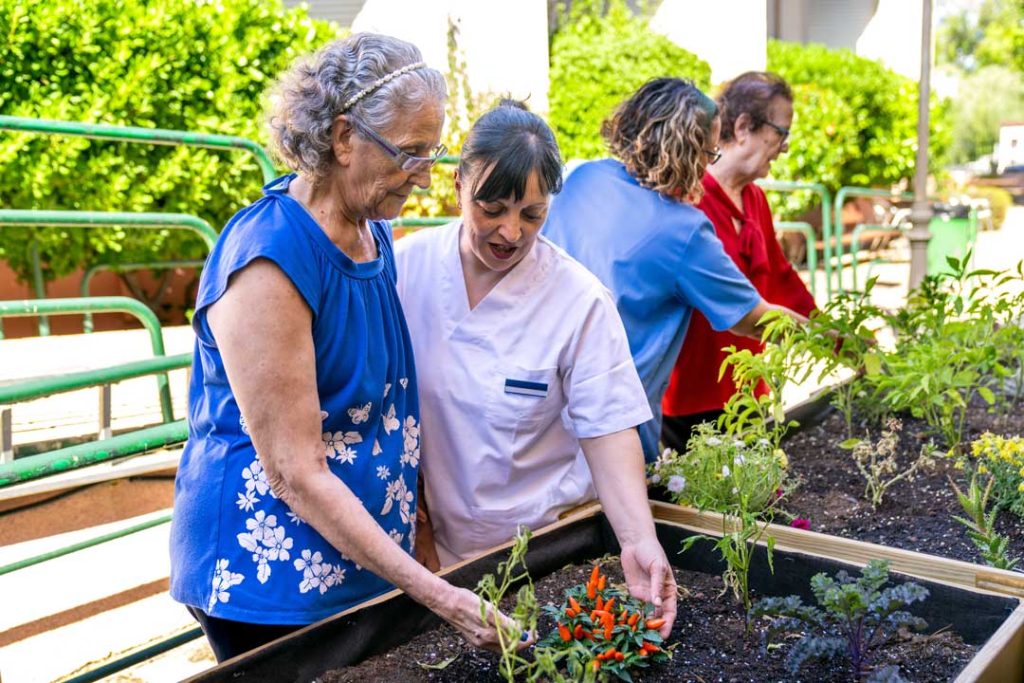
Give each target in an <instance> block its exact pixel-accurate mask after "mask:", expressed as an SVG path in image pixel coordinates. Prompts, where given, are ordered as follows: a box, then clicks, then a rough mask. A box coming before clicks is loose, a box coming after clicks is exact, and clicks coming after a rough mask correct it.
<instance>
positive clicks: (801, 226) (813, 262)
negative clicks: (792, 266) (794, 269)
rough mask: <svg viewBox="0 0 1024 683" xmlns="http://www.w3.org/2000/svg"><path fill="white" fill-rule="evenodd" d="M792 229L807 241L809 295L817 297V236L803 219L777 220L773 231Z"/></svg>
mask: <svg viewBox="0 0 1024 683" xmlns="http://www.w3.org/2000/svg"><path fill="white" fill-rule="evenodd" d="M788 230H792V231H794V232H799V233H801V234H803V236H804V239H805V240H806V241H807V272H808V273H809V275H810V278H809V279H810V286H811V296H812V297H817V294H818V285H817V280H818V277H817V272H818V246H817V245H818V236H817V235H815V234H814V228H813V227H812V226H811V224H810V223H805V222H804V221H779V222H778V223H776V224H775V232H785V231H788Z"/></svg>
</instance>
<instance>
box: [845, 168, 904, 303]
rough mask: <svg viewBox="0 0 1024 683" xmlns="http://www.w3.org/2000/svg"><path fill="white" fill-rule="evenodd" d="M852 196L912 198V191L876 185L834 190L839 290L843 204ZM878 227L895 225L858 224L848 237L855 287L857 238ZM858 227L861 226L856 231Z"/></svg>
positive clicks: (889, 227)
mask: <svg viewBox="0 0 1024 683" xmlns="http://www.w3.org/2000/svg"><path fill="white" fill-rule="evenodd" d="M853 197H873V198H888V199H902V200H913V199H914V194H913V193H912V192H903V193H902V194H899V193H893V192H892V191H890V190H886V189H882V188H878V187H852V186H844V187H841V188H839V190H838V191H837V192H836V203H835V207H834V210H835V223H834V225H835V226H836V235H837V239H836V242H837V244H836V263H837V267H836V279H837V285H836V286H837V288H838V290H839V291H840V292H841V291H843V205H844V204H845V203H846V200H847V199H850V198H853ZM879 227H882V228H885V229H890V230H891V229H893V228H894V227H895V226H891V225H890V226H877V225H874V224H864V225H863V227H862V226H860V225H858V226H857V227H855V228H854V231H853V235H851V238H850V253H851V255H853V262H852V263H851V265H850V267H851V268H852V270H853V278H852V279H853V288H854V289H856V288H857V260H856V259H857V251H859V243H858V242H857V239H858V238H859V236H860V233H861V232H863V231H864V230H867V229H877V228H879ZM858 228H861V229H860V231H858Z"/></svg>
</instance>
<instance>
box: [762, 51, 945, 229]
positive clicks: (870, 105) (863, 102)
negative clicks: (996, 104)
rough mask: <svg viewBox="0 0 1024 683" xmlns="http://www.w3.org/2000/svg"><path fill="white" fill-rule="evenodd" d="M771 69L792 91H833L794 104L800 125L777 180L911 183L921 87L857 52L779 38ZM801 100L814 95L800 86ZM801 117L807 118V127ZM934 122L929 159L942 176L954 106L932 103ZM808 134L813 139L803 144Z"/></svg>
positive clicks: (784, 210)
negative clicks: (941, 171) (918, 93)
mask: <svg viewBox="0 0 1024 683" xmlns="http://www.w3.org/2000/svg"><path fill="white" fill-rule="evenodd" d="M767 70H768V71H773V72H775V73H777V74H779V75H780V76H782V77H783V78H785V79H786V80H787V81H788V82H789V84H790V85H791V86H795V87H798V86H803V85H808V86H814V87H815V88H817V89H818V90H821V91H827V92H829V93H830V96H826V97H813V96H812V97H811V98H810V99H809V101H808V103H807V104H806V105H805V104H803V103H801V101H800V100H799V99H798V98H797V99H796V100H795V101H794V109H795V110H796V117H795V124H794V126H799V127H795V128H794V134H793V135H792V136H791V140H790V143H789V144H790V152H789V153H788V154H784V155H782V156H781V157H779V159H778V160H776V161H775V162H774V163H773V165H772V175H773V177H775V178H778V179H781V180H816V181H820V182H823V183H824V184H825V185H826V186H827V187H828V188H829V190H831V191H832V192H835V191H836V190H838V189H839V187H840V186H842V185H855V186H858V187H888V186H890V185H893V184H895V183H899V182H900V181H906V180H909V179H910V178H911V176H912V175H913V172H914V149H915V146H914V143H915V140H916V139H917V84H916V82H914V81H913V80H911V79H909V78H906V77H904V76H901V75H899V74H897V73H896V72H894V71H892V70H890V69H888V68H886V67H885V66H883V65H882V64H881V63H880V62H877V61H873V60H870V59H866V58H864V57H859V56H857V55H856V54H854V53H853V51H852V50H847V49H840V50H832V49H829V48H826V47H825V46H823V45H815V44H808V45H804V44H799V43H788V42H782V41H778V40H769V41H768V63H767ZM794 95H797V96H805V97H806V96H808V93H807V91H804V90H801V89H798V90H797V91H796V92H795V93H794ZM819 106H820V107H821V108H820V109H815V107H819ZM802 117H806V118H807V119H808V121H807V126H806V127H805V126H804V124H803V123H801V122H800V119H801V118H802ZM929 124H930V129H931V130H930V135H929V145H930V155H929V161H930V164H931V168H932V169H933V170H934V171H939V170H941V169H942V168H943V166H944V164H945V158H946V153H947V150H948V148H949V145H950V142H951V134H950V129H951V124H950V116H949V106H948V104H947V103H945V102H943V101H941V100H939V98H938V97H934V96H933V98H932V102H931V115H930V118H929ZM809 129H813V130H809ZM798 132H799V133H800V134H799V135H798V134H797V133H798ZM823 133H824V135H823ZM804 134H807V135H808V137H807V138H806V139H801V135H804ZM773 194H775V193H773ZM772 201H773V202H774V203H773V209H774V210H775V211H776V212H778V213H779V214H780V216H781V217H784V218H792V217H793V216H794V215H795V214H794V213H791V212H792V211H793V210H794V209H798V208H800V207H798V206H793V205H789V206H785V205H783V202H781V201H780V200H778V199H775V198H772ZM803 208H807V205H806V204H805V205H804V207H803Z"/></svg>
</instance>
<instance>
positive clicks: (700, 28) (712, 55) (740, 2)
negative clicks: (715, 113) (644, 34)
mask: <svg viewBox="0 0 1024 683" xmlns="http://www.w3.org/2000/svg"><path fill="white" fill-rule="evenodd" d="M651 28H653V29H654V30H655V31H658V32H659V33H661V34H663V35H665V36H666V37H668V39H669V40H671V41H672V42H674V43H675V44H676V45H679V46H680V47H683V48H685V49H687V50H689V51H690V52H693V53H694V54H696V55H697V56H698V57H700V58H701V59H703V60H704V61H706V62H707V63H708V64H709V65H710V66H711V82H712V84H717V83H722V82H724V81H727V80H729V79H731V78H733V77H734V76H738V75H739V74H741V73H743V72H744V71H763V70H764V68H765V50H766V49H767V45H768V43H767V35H768V25H767V13H766V10H765V0H716V1H715V2H694V1H693V0H664V2H662V3H661V6H660V7H658V10H657V12H656V13H655V14H654V16H653V17H652V18H651Z"/></svg>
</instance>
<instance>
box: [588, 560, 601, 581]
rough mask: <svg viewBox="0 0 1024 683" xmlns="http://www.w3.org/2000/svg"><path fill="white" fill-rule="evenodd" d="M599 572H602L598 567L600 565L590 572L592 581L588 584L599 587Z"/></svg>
mask: <svg viewBox="0 0 1024 683" xmlns="http://www.w3.org/2000/svg"><path fill="white" fill-rule="evenodd" d="M598 572H600V567H598V565H596V564H595V565H594V570H593V571H592V572H590V581H589V582H588V583H591V584H593V585H595V586H596V585H597V575H598Z"/></svg>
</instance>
